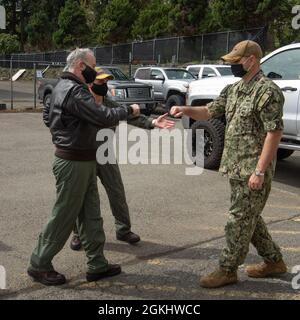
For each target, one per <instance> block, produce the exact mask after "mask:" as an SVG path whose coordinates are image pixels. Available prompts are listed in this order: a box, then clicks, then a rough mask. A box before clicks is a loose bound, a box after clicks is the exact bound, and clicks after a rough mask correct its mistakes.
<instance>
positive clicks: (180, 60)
mask: <svg viewBox="0 0 300 320" xmlns="http://www.w3.org/2000/svg"><path fill="white" fill-rule="evenodd" d="M266 36H267V28H255V29H250V30H240V31H226V32H218V33H209V34H203V35H199V36H192V37H175V38H163V39H153V40H149V41H142V42H132V43H126V44H118V45H112V46H104V47H96V48H91V49H92V50H93V51H94V52H95V55H96V59H97V62H98V63H99V64H102V65H103V64H110V65H113V64H127V63H130V62H132V63H134V64H167V63H172V64H173V65H178V64H184V63H191V62H209V61H215V60H218V59H219V58H220V56H222V55H223V54H225V53H226V52H228V51H229V50H230V49H231V48H232V47H233V46H234V44H236V43H237V42H239V41H241V40H245V39H252V40H256V41H257V42H258V43H259V44H260V45H261V46H262V48H263V50H264V49H265V44H266ZM67 54H68V51H53V52H46V53H18V54H12V55H11V56H8V55H5V56H3V55H2V56H1V55H0V60H1V61H0V66H1V67H5V68H8V67H10V63H9V61H10V60H12V61H13V62H12V67H13V68H33V64H34V63H35V62H36V63H45V62H51V63H64V62H65V61H66V57H67Z"/></svg>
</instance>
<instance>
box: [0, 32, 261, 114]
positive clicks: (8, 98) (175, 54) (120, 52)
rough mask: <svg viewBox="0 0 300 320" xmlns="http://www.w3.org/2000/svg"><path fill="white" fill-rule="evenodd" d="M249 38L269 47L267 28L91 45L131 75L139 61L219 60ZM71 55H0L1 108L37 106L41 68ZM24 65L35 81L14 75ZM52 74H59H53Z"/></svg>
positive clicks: (106, 60)
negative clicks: (18, 104)
mask: <svg viewBox="0 0 300 320" xmlns="http://www.w3.org/2000/svg"><path fill="white" fill-rule="evenodd" d="M246 39H252V40H255V41H257V42H258V43H259V44H260V45H261V47H262V49H263V51H265V50H266V49H267V48H266V43H267V28H255V29H250V30H240V31H227V32H218V33H209V34H202V35H198V36H192V37H173V38H163V39H153V40H149V41H142V42H133V43H126V44H118V45H112V46H104V47H96V48H91V49H92V50H93V51H94V53H95V56H96V60H97V63H98V64H99V65H118V66H120V65H121V68H122V69H123V71H125V72H126V73H128V74H129V76H131V75H132V73H133V72H134V69H135V68H137V67H138V66H139V65H149V64H150V65H161V64H162V65H166V64H171V65H173V66H178V65H180V66H183V65H185V64H192V63H201V62H202V63H209V62H215V61H217V60H219V58H220V57H221V56H222V55H223V54H225V53H227V52H228V51H229V50H231V49H232V47H233V46H234V45H235V44H236V43H237V42H239V41H241V40H246ZM67 55H68V51H66V50H62V51H53V52H45V53H18V54H12V55H0V80H2V81H0V85H1V87H0V90H1V92H2V94H1V96H0V109H1V108H4V105H5V103H6V102H9V103H8V104H9V105H10V108H11V109H12V108H13V107H14V105H15V104H16V103H18V101H20V102H21V101H23V100H24V101H25V102H26V101H27V104H30V105H31V106H34V108H36V107H37V105H38V102H39V100H38V98H37V87H38V85H39V83H38V77H39V76H38V75H37V71H39V72H41V71H42V69H45V68H46V67H47V66H57V67H58V66H59V67H61V68H63V66H64V65H65V63H66V58H67ZM20 69H26V70H27V72H26V73H27V74H28V73H29V74H30V73H31V77H30V80H31V82H30V81H27V83H25V82H24V83H23V85H22V86H21V85H20V82H19V81H17V82H15V81H13V79H12V76H13V75H14V74H15V73H16V72H17V71H18V70H20ZM60 70H61V69H60ZM40 75H41V73H40ZM48 76H49V75H48V74H47V77H48ZM52 76H56V75H55V74H52ZM41 77H42V76H41ZM19 86H20V87H21V88H19ZM25 87H26V88H25ZM22 88H23V89H22ZM24 88H25V89H24ZM18 90H19V91H20V90H21V91H22V90H23V91H22V92H23V93H22V94H20V93H19V91H18ZM22 99H23V100H22ZM23 105H24V103H23ZM25 105H26V103H25Z"/></svg>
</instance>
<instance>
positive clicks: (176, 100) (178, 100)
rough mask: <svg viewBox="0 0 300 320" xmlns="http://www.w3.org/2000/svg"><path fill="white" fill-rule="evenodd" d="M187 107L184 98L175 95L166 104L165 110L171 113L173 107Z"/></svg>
mask: <svg viewBox="0 0 300 320" xmlns="http://www.w3.org/2000/svg"><path fill="white" fill-rule="evenodd" d="M183 105H185V101H184V97H182V96H180V95H179V94H173V95H172V96H170V97H169V98H168V100H167V102H166V105H165V109H166V111H168V112H169V111H170V110H171V108H172V107H173V106H183Z"/></svg>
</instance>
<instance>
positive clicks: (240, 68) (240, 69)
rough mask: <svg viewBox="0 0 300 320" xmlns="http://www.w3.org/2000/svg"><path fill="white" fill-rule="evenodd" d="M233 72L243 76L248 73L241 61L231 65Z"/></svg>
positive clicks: (237, 75) (236, 75)
mask: <svg viewBox="0 0 300 320" xmlns="http://www.w3.org/2000/svg"><path fill="white" fill-rule="evenodd" d="M231 72H232V74H233V75H234V76H235V77H240V78H243V76H244V75H246V74H247V73H248V71H246V70H245V69H244V67H243V65H242V64H241V63H239V64H232V65H231Z"/></svg>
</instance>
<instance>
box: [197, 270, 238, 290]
mask: <svg viewBox="0 0 300 320" xmlns="http://www.w3.org/2000/svg"><path fill="white" fill-rule="evenodd" d="M237 281H238V278H237V272H228V271H225V270H224V269H221V268H220V269H217V270H216V271H214V272H212V273H210V274H208V275H207V276H204V277H202V278H201V279H200V286H201V287H203V288H218V287H223V286H226V285H228V284H232V283H236V282H237Z"/></svg>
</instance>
